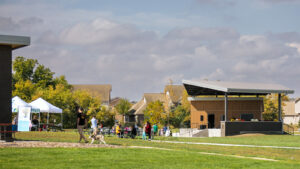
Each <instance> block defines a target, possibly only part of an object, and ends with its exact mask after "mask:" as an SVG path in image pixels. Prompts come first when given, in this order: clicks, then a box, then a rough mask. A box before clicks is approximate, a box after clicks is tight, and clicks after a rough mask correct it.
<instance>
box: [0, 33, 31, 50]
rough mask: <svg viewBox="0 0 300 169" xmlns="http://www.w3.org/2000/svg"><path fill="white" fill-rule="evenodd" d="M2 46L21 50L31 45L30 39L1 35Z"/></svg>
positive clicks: (0, 43)
mask: <svg viewBox="0 0 300 169" xmlns="http://www.w3.org/2000/svg"><path fill="white" fill-rule="evenodd" d="M0 45H7V46H10V47H11V48H12V49H17V48H21V47H24V46H28V45H30V37H26V36H13V35H0Z"/></svg>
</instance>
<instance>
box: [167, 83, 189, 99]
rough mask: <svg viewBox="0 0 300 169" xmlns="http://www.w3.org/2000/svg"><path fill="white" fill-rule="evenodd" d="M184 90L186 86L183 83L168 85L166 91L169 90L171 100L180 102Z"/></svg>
mask: <svg viewBox="0 0 300 169" xmlns="http://www.w3.org/2000/svg"><path fill="white" fill-rule="evenodd" d="M184 90H185V88H184V86H183V85H166V86H165V89H164V92H165V93H167V92H169V94H170V99H171V101H172V102H173V103H178V102H180V100H181V99H182V94H183V91H184Z"/></svg>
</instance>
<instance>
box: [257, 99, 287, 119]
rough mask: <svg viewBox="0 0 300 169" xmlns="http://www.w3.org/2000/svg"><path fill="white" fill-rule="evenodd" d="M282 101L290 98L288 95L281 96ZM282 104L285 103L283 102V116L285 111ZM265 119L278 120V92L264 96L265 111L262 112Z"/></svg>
mask: <svg viewBox="0 0 300 169" xmlns="http://www.w3.org/2000/svg"><path fill="white" fill-rule="evenodd" d="M281 100H282V101H288V100H289V98H288V96H286V95H283V96H282V97H281ZM282 106H284V103H283V102H282V104H281V113H282V116H283V115H284V111H283V108H282ZM262 116H263V119H264V120H266V121H274V120H278V94H272V95H267V96H266V97H264V112H263V114H262Z"/></svg>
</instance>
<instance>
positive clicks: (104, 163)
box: [0, 132, 300, 168]
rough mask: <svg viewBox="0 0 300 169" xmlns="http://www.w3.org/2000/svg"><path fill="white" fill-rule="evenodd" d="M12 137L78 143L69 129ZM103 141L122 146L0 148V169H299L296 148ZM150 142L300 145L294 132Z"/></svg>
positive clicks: (118, 140) (76, 136)
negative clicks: (66, 130) (257, 158)
mask: <svg viewBox="0 0 300 169" xmlns="http://www.w3.org/2000/svg"><path fill="white" fill-rule="evenodd" d="M16 137H17V139H19V140H40V141H51V142H77V141H78V134H77V133H75V132H24V133H17V134H16ZM105 139H106V142H107V143H108V144H113V145H121V146H124V148H2V149H0V168H300V150H293V149H274V148H251V147H225V146H211V145H190V144H174V143H165V142H155V141H143V140H141V139H134V140H132V139H119V138H117V137H115V136H113V137H106V138H105ZM155 140H174V141H175V140H176V141H185V142H214V143H230V144H247V145H273V146H274V145H275V146H293V147H300V145H299V144H300V136H289V135H252V136H240V137H225V138H171V137H168V138H164V137H156V138H155ZM268 142H269V144H268ZM128 146H140V147H144V146H146V147H153V148H164V149H166V150H160V149H142V148H129V147H128ZM201 153H217V154H218V155H206V154H201ZM231 155H238V156H243V157H246V158H237V157H232V156H231ZM251 157H261V158H267V159H275V160H278V161H263V160H255V159H250V158H251Z"/></svg>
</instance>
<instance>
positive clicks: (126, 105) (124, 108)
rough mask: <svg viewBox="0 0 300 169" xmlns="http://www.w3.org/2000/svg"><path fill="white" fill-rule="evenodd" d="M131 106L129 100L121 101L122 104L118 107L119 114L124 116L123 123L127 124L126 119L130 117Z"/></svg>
mask: <svg viewBox="0 0 300 169" xmlns="http://www.w3.org/2000/svg"><path fill="white" fill-rule="evenodd" d="M130 107H131V104H130V102H129V100H128V99H124V98H123V99H121V100H120V102H119V103H118V104H117V105H116V110H117V113H119V114H120V115H122V116H123V123H125V117H126V116H127V115H129V109H130Z"/></svg>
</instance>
